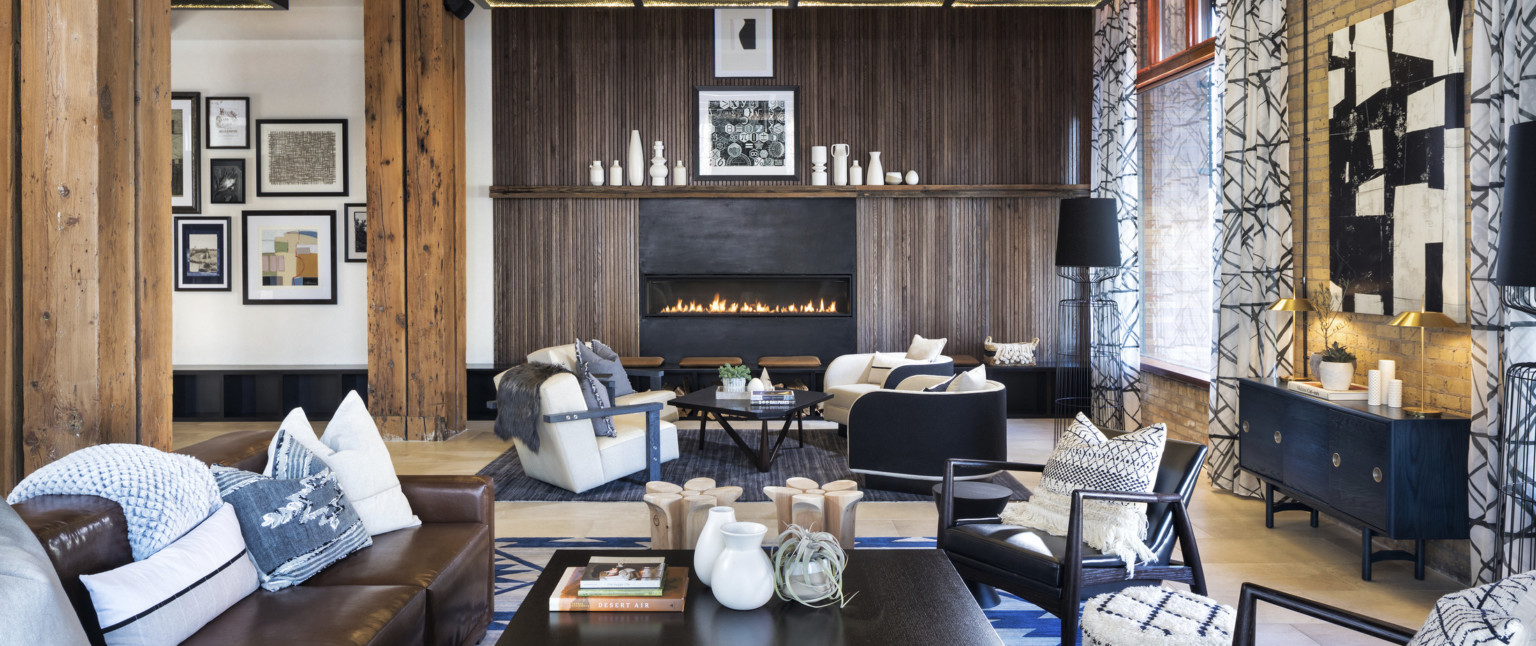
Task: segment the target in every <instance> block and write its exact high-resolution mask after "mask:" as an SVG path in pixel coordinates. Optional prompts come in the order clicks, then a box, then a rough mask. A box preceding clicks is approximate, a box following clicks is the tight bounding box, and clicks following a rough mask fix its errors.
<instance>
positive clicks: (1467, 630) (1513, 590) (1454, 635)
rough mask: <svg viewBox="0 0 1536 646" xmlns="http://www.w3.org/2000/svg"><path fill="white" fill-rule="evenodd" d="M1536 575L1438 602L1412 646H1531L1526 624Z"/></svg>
mask: <svg viewBox="0 0 1536 646" xmlns="http://www.w3.org/2000/svg"><path fill="white" fill-rule="evenodd" d="M1533 592H1536V572H1526V573H1524V574H1516V575H1514V576H1511V577H1508V578H1505V579H1502V580H1499V581H1495V582H1493V583H1489V584H1487V585H1480V586H1477V587H1475V588H1468V589H1466V590H1460V591H1457V592H1452V593H1450V594H1448V595H1445V596H1443V597H1440V600H1438V601H1436V602H1435V609H1434V610H1431V611H1430V612H1429V617H1427V618H1425V619H1424V625H1423V626H1422V627H1420V628H1419V632H1418V633H1417V634H1415V635H1414V636H1413V641H1410V642H1408V644H1409V646H1430V645H1434V646H1471V645H1474V644H1475V645H1477V646H1528V645H1529V644H1531V643H1532V642H1533V641H1536V640H1533V639H1532V637H1533V636H1536V635H1532V634H1531V630H1530V628H1529V627H1527V626H1526V625H1525V623H1524V622H1530V621H1536V617H1531V616H1529V613H1530V611H1531V610H1532V593H1533Z"/></svg>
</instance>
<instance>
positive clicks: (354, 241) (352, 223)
mask: <svg viewBox="0 0 1536 646" xmlns="http://www.w3.org/2000/svg"><path fill="white" fill-rule="evenodd" d="M341 229H342V231H343V232H344V233H345V235H344V237H343V238H342V240H343V241H344V244H346V247H345V249H346V253H344V254H342V255H343V256H344V257H343V258H342V260H345V261H347V262H368V205H367V204H347V205H345V206H343V207H342V209H341Z"/></svg>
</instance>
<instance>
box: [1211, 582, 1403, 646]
mask: <svg viewBox="0 0 1536 646" xmlns="http://www.w3.org/2000/svg"><path fill="white" fill-rule="evenodd" d="M1260 601H1263V602H1266V603H1269V604H1271V605H1274V606H1277V607H1280V608H1284V609H1286V610H1291V611H1294V612H1299V613H1301V614H1304V615H1306V616H1308V617H1311V618H1313V619H1320V620H1322V621H1326V622H1328V623H1330V624H1333V625H1335V626H1343V627H1345V628H1348V629H1350V630H1353V631H1355V632H1358V633H1361V634H1364V635H1368V636H1371V637H1375V638H1376V639H1380V640H1382V641H1386V642H1391V643H1394V644H1407V643H1408V642H1410V641H1412V640H1413V636H1414V635H1415V634H1416V633H1417V631H1415V630H1413V629H1412V628H1405V627H1403V626H1399V625H1397V624H1393V623H1388V622H1385V621H1382V620H1380V619H1376V618H1373V617H1367V616H1365V615H1362V614H1359V613H1356V612H1350V611H1348V610H1345V609H1343V608H1336V607H1334V606H1330V605H1328V604H1325V603H1318V602H1316V601H1313V600H1311V599H1307V598H1305V597H1298V596H1296V595H1294V594H1291V593H1289V592H1281V591H1279V590H1275V589H1273V588H1266V587H1264V586H1262V585H1257V584H1254V583H1244V584H1243V590H1242V592H1241V593H1240V594H1239V596H1238V601H1237V627H1236V629H1235V630H1234V631H1233V635H1232V644H1233V646H1253V644H1254V639H1255V634H1256V632H1257V628H1258V605H1259V602H1260Z"/></svg>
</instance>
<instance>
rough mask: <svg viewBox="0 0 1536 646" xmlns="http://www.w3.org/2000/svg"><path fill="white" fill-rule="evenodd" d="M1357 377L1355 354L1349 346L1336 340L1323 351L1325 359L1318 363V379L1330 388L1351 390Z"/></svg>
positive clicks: (1325, 386)
mask: <svg viewBox="0 0 1536 646" xmlns="http://www.w3.org/2000/svg"><path fill="white" fill-rule="evenodd" d="M1354 378H1355V355H1354V353H1353V352H1350V351H1349V349H1348V348H1345V347H1344V346H1342V345H1339V342H1338V341H1334V342H1333V345H1331V346H1329V347H1328V349H1326V350H1324V351H1323V360H1322V361H1321V362H1320V363H1318V364H1317V379H1318V381H1321V382H1323V387H1324V388H1327V389H1328V390H1349V383H1350V382H1351V381H1353V380H1354Z"/></svg>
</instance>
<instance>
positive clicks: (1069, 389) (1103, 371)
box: [1055, 197, 1125, 437]
mask: <svg viewBox="0 0 1536 646" xmlns="http://www.w3.org/2000/svg"><path fill="white" fill-rule="evenodd" d="M1117 209H1118V205H1117V203H1116V202H1115V200H1113V199H1110V198H1092V197H1082V198H1070V199H1065V200H1062V201H1061V210H1060V212H1059V214H1058V219H1057V227H1056V273H1057V275H1060V276H1061V277H1063V278H1066V279H1067V280H1069V281H1071V282H1072V296H1071V297H1070V298H1067V299H1064V300H1062V301H1061V303H1060V304H1059V305H1058V306H1057V310H1056V395H1055V397H1056V401H1055V416H1056V437H1060V436H1061V433H1062V431H1064V430H1066V427H1067V425H1068V424H1070V423H1071V420H1072V418H1074V417H1076V416H1077V414H1078V413H1085V414H1087V415H1088V417H1089V418H1090V419H1092V420H1093V421H1094V423H1096V424H1101V425H1106V426H1110V427H1113V428H1119V427H1120V426H1121V424H1122V423H1123V422H1122V421H1121V416H1120V413H1121V412H1122V411H1124V410H1125V404H1124V400H1123V396H1124V388H1123V385H1124V384H1122V383H1121V382H1122V380H1123V372H1122V370H1121V366H1120V351H1121V344H1122V343H1123V341H1124V337H1123V336H1122V335H1121V334H1120V310H1119V308H1118V307H1117V306H1116V305H1115V301H1114V300H1112V299H1110V298H1109V297H1108V296H1107V295H1106V294H1105V289H1104V288H1105V283H1106V282H1107V281H1109V280H1110V279H1113V278H1114V277H1116V276H1119V275H1120V223H1119V221H1118V218H1117V215H1116V211H1117Z"/></svg>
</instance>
